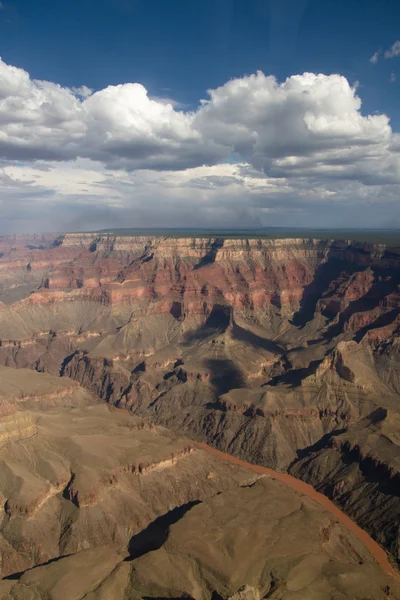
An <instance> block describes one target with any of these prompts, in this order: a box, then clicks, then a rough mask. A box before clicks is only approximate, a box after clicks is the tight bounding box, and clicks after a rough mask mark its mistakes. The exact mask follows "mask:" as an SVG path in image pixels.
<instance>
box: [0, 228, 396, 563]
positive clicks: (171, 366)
mask: <svg viewBox="0 0 400 600" xmlns="http://www.w3.org/2000/svg"><path fill="white" fill-rule="evenodd" d="M14 252H17V254H16V255H15V257H14V258H12V256H13V253H14ZM24 265H25V266H24ZM28 266H29V268H28ZM1 269H3V271H2V272H3V273H5V274H6V275H5V277H4V289H5V290H6V291H7V290H8V289H9V287H7V286H12V285H14V284H15V281H16V280H17V275H18V277H20V275H19V273H21V272H23V273H24V275H23V278H22V281H23V282H26V281H28V282H32V281H33V280H32V279H31V278H32V277H35V279H34V282H35V286H34V288H35V289H34V290H30V291H31V292H32V293H30V291H29V290H28V288H21V287H20V286H17V287H19V292H20V293H21V294H20V297H19V298H17V299H16V301H11V302H10V301H9V300H10V298H8V304H5V303H4V304H2V305H0V363H1V364H3V365H6V366H9V367H19V368H21V367H27V368H30V369H35V370H38V371H41V372H47V373H51V374H53V375H62V376H67V377H69V378H71V379H73V380H75V381H76V382H78V383H79V384H80V385H81V386H83V387H84V388H85V389H87V390H89V391H90V392H92V393H93V394H95V395H97V396H99V397H100V398H101V399H103V400H105V401H107V402H108V403H110V404H114V405H115V406H117V407H120V408H125V409H127V410H129V411H130V412H131V413H134V414H136V415H137V416H138V417H140V418H148V419H150V420H151V421H152V422H153V423H156V424H158V425H162V426H166V427H168V428H170V429H171V430H175V431H178V432H179V433H182V432H185V433H186V435H190V437H192V438H196V439H199V440H203V441H207V442H208V443H210V444H212V445H214V446H216V447H218V448H220V449H222V450H225V451H227V452H230V453H234V454H236V455H238V456H240V457H242V458H245V459H247V460H251V461H254V462H258V463H259V464H263V465H266V466H270V467H273V468H276V469H282V470H284V469H288V468H289V467H290V468H291V469H292V470H293V472H296V473H297V474H298V476H301V477H304V478H305V479H307V480H311V479H310V478H312V483H313V484H314V485H317V486H318V485H320V484H321V486H322V487H321V489H324V491H326V493H327V494H331V491H330V490H331V489H332V486H333V487H335V485H337V484H338V483H339V484H340V485H341V483H340V482H341V481H342V474H341V469H342V466H341V465H342V462H344V463H346V460H347V458H345V457H346V453H347V450H346V448H347V447H348V446H347V445H346V443H344V442H343V444H342V442H341V441H340V440H341V439H342V438H341V437H340V436H342V435H347V436H348V444H350V446H349V447H351V448H353V446H354V445H355V444H357V442H355V441H354V440H355V438H354V439H353V437H354V436H355V434H354V433H353V432H354V431H359V430H360V431H366V432H367V431H369V430H370V426H369V425H368V424H367V422H368V421H366V419H368V418H369V416H370V415H371V414H377V412H376V411H379V410H384V411H387V414H389V415H390V422H391V423H397V415H398V414H399V402H398V400H399V392H400V367H399V364H400V361H399V352H400V345H399V339H400V336H399V332H400V290H399V284H400V249H396V248H386V247H385V246H383V245H372V244H366V243H360V242H351V241H337V240H315V239H310V240H305V239H282V240H268V239H224V238H212V237H210V238H206V237H204V238H173V237H146V236H145V237H143V236H142V237H134V236H132V237H130V236H114V235H108V234H65V235H63V236H60V237H59V238H57V239H56V240H55V241H53V243H46V244H43V248H41V249H40V248H34V249H32V248H28V247H25V246H23V245H18V247H16V250H13V247H12V243H11V246H10V244H9V246H7V247H6V248H5V252H4V254H3V256H2V257H0V270H1ZM21 269H22V271H21ZM13 278H14V279H13ZM39 279H40V281H39ZM21 285H22V284H21ZM24 285H25V283H24ZM10 289H11V288H10ZM12 289H13V288H12ZM24 290H25V291H24ZM354 428H355V429H354ZM357 428H358V429H357ZM336 439H337V440H339V441H340V443H339V441H338V444H339V445H338V446H337V447H336V446H335V448H333V447H331V446H328V447H326V444H329V443H332V444H333V443H334V442H333V441H332V440H336ZM346 439H347V438H346ZM360 447H361V446H360ZM382 448H383V446H382V444H378V445H377V446H376V456H375V458H374V460H375V459H376V461H378V462H379V461H380V462H379V464H382V465H383V467H382V468H384V469H389V460H388V458H387V454H386V452H383V450H382ZM381 450H382V451H381ZM324 452H328V453H329V456H331V457H332V456H335V459H333V458H330V459H329V460H331V461H333V462H335V461H336V462H335V465H336V466H335V468H334V469H333V467H332V469H333V470H332V473H333V475H332V476H331V472H330V471H329V473H328V471H324V469H323V468H322V467H321V466H318V468H316V467H315V464H316V462H318V461H322V462H323V461H325V458H324V456H326V454H324ZM367 454H368V453H367ZM351 456H352V457H353V458H354V460H355V461H356V463H357V469H361V471H362V468H363V467H362V466H360V465H363V464H364V462H365V461H364V454H363V451H362V452H360V453H359V455H357V456H356V455H355V454H354V453H353V454H351ZM297 460H300V462H296V461H297ZM356 463H355V464H356ZM318 464H319V463H318ZM329 464H331V463H329ZM332 464H333V463H332ZM346 464H347V463H346ZM313 465H314V466H313ZM392 467H393V466H390V469H392ZM354 468H355V467H354ZM314 473H318V478H317V479H318V480H316V479H313V477H314ZM360 477H361V476H360ZM357 481H358V480H357ZM360 481H361V479H360ZM324 482H325V483H324ZM360 485H361V483H360ZM337 489H339V488H337ZM346 489H347V488H346ZM359 489H361V487H360V488H359ZM368 489H370V488H368ZM388 489H390V490H391V491H390V492H387V493H386V495H382V494H378V493H377V494H376V495H374V493H372V492H371V494H370V495H367V494H359V495H358V496H357V498H359V500H357V498H356V495H357V494H358V492H357V486H353V488H351V489H347V491H346V494H347V496H346V501H344V500H342V499H339V500H338V501H340V503H341V504H342V505H343V506H344V507H345V509H346V510H348V511H349V512H350V513H351V512H352V510H353V509H352V506H353V504H354V503H355V502H356V500H357V501H359V503H360V506H361V505H362V508H357V509H354V511H353V513H352V514H354V516H355V518H356V519H359V520H360V522H362V523H363V524H365V527H366V528H367V529H368V530H369V531H371V532H372V533H373V534H374V535H375V537H377V538H378V539H379V541H380V542H381V543H382V544H384V545H385V546H386V547H387V548H389V549H390V551H391V552H392V553H393V554H394V555H396V556H397V552H398V546H397V545H396V544H397V542H395V541H394V540H395V537H396V531H397V532H398V524H397V522H396V520H395V515H396V514H398V513H399V508H400V507H399V500H398V496H397V495H396V494H395V493H394V492H393V489H394V488H393V486H389V488H388ZM335 497H336V496H335ZM374 510H376V511H377V512H376V521H377V523H381V524H382V526H381V527H375V528H374V526H373V525H372V520H371V519H370V520H369V521H368V519H364V517H363V515H364V513H365V514H367V513H368V512H369V514H374ZM385 510H386V512H387V521H388V522H389V521H390V522H391V523H392V524H393V523H394V525H393V527H394V529H393V528H392V529H390V531H389V527H388V526H387V525H385V523H384V521H383V517H382V515H383V514H384V513H385ZM363 511H364V512H363ZM363 519H364V520H363ZM396 528H397V529H396ZM378 529H379V531H378Z"/></svg>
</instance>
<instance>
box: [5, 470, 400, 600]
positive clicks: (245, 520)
mask: <svg viewBox="0 0 400 600" xmlns="http://www.w3.org/2000/svg"><path fill="white" fill-rule="evenodd" d="M149 550H151V551H146V548H144V547H143V545H142V542H141V540H140V539H139V536H136V538H134V539H133V540H132V544H131V546H130V552H127V553H126V554H125V555H124V554H123V553H118V552H117V551H116V550H115V549H113V548H102V549H96V550H86V551H84V552H80V553H77V554H75V555H73V556H68V557H66V558H62V559H61V560H59V561H57V562H53V563H52V564H49V565H47V566H42V567H38V568H36V569H33V570H31V571H28V572H27V573H24V574H23V575H22V576H21V577H20V578H19V580H18V581H3V582H0V593H1V592H3V594H4V595H3V597H4V598H5V600H17V599H22V598H23V599H24V600H35V599H36V598H52V599H54V600H62V599H63V598H66V597H68V598H69V599H71V600H75V599H76V600H78V599H79V598H88V599H90V600H95V599H97V600H106V599H110V598H112V599H113V600H123V599H124V600H128V599H129V600H140V599H141V598H195V599H196V600H210V599H212V598H228V599H230V600H261V598H271V599H273V598H276V599H278V598H279V599H282V600H303V599H305V598H307V600H322V599H325V598H326V599H328V598H343V599H347V598H348V599H351V600H364V599H365V598H374V599H376V600H387V599H392V600H395V599H397V598H399V597H400V596H399V594H400V585H399V584H398V583H397V582H396V581H395V580H394V579H393V578H390V577H388V576H387V575H386V574H385V573H384V572H382V570H381V569H379V567H378V566H377V565H376V563H375V562H374V560H373V559H372V557H371V556H370V555H369V554H368V553H367V552H366V551H365V548H364V546H363V544H362V543H361V542H360V541H359V540H357V539H356V538H355V537H354V536H353V535H352V534H350V533H349V532H348V531H347V530H346V529H345V528H344V527H343V526H342V525H341V524H339V523H338V522H337V521H335V520H334V519H333V518H331V517H330V516H329V515H327V514H326V513H325V512H324V511H323V510H322V509H320V507H318V505H317V504H316V503H315V502H313V501H311V500H309V499H308V498H305V497H301V496H299V495H297V494H296V493H295V492H294V491H293V490H287V489H285V486H281V485H280V484H279V483H278V482H276V481H274V480H271V479H269V480H268V479H261V480H258V481H257V482H255V483H254V484H253V485H251V486H246V487H243V486H242V487H238V488H236V489H234V490H231V491H229V492H223V493H221V494H219V495H217V496H214V497H213V498H209V499H206V500H205V501H203V502H201V503H199V504H197V505H195V506H193V507H191V508H190V509H188V510H187V511H186V513H185V514H184V515H183V516H182V518H181V519H180V520H179V521H177V522H176V523H174V524H172V525H171V526H170V527H169V529H168V532H167V534H166V535H165V531H164V530H163V527H162V524H160V527H159V528H158V530H156V531H154V538H153V544H152V546H151V547H150V548H149Z"/></svg>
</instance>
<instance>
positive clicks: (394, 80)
mask: <svg viewBox="0 0 400 600" xmlns="http://www.w3.org/2000/svg"><path fill="white" fill-rule="evenodd" d="M389 81H390V83H396V73H395V72H394V71H392V72H391V73H390V79H389Z"/></svg>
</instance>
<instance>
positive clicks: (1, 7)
mask: <svg viewBox="0 0 400 600" xmlns="http://www.w3.org/2000/svg"><path fill="white" fill-rule="evenodd" d="M3 8H4V4H3V2H1V1H0V10H2V9H3Z"/></svg>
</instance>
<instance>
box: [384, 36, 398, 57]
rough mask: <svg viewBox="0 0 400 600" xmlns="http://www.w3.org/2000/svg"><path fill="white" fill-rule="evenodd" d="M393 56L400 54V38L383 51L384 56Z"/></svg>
mask: <svg viewBox="0 0 400 600" xmlns="http://www.w3.org/2000/svg"><path fill="white" fill-rule="evenodd" d="M395 56H400V40H396V41H395V42H394V44H393V45H392V46H391V48H389V49H388V50H386V52H385V58H394V57H395Z"/></svg>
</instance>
